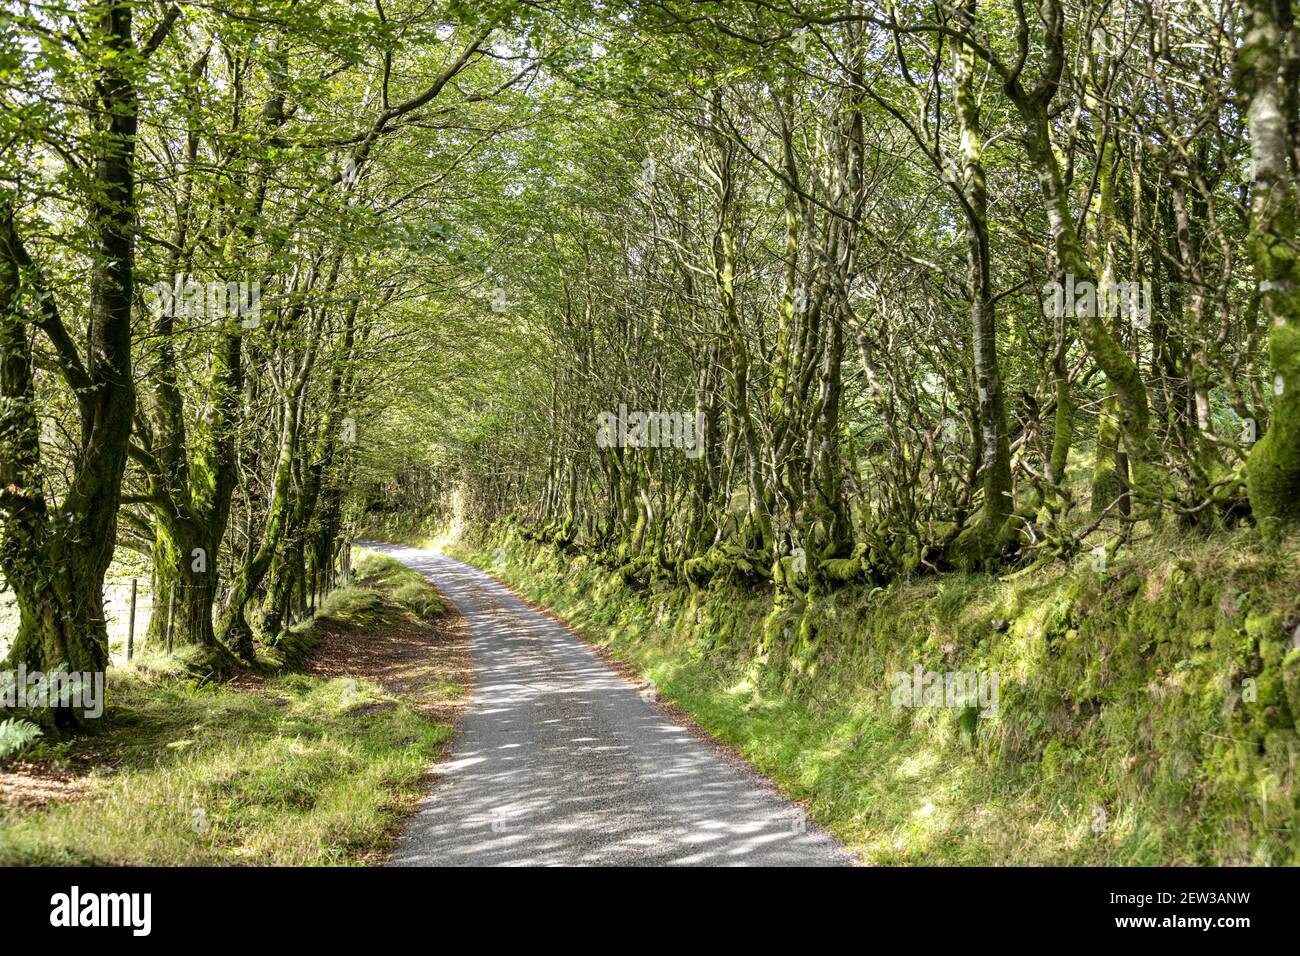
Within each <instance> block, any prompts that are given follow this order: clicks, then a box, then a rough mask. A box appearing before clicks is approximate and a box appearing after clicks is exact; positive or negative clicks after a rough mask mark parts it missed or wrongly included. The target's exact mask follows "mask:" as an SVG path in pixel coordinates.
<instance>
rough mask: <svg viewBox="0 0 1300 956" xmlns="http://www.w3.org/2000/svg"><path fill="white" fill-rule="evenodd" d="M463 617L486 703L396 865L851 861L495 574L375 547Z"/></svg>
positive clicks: (473, 709)
mask: <svg viewBox="0 0 1300 956" xmlns="http://www.w3.org/2000/svg"><path fill="white" fill-rule="evenodd" d="M359 543H361V544H363V546H364V547H367V548H370V549H372V550H375V551H379V552H381V553H383V554H387V555H390V556H392V557H394V558H396V559H397V560H399V561H401V562H402V563H403V564H405V565H407V566H409V567H412V568H415V569H416V570H417V571H419V572H420V573H421V574H423V575H424V576H425V577H426V578H428V579H429V580H430V581H432V582H433V583H434V584H435V585H436V586H437V587H438V589H439V590H440V591H442V593H443V594H445V595H446V596H447V597H448V598H450V599H451V600H452V602H454V603H455V605H456V606H457V607H458V608H459V609H460V611H461V613H462V614H464V615H465V618H466V621H467V624H468V626H469V632H470V649H471V652H472V654H473V658H474V667H475V673H476V677H475V688H474V693H473V695H472V697H471V698H470V701H469V704H468V706H467V707H466V710H465V713H464V716H463V718H462V722H461V727H460V733H459V735H458V736H457V739H456V742H455V744H454V746H453V750H452V755H451V757H450V759H449V760H448V761H446V762H444V763H443V764H441V765H439V767H438V768H437V770H438V773H439V774H440V779H439V781H438V782H437V784H436V785H435V786H434V789H433V792H432V794H431V795H430V796H429V797H427V798H426V799H425V800H424V802H423V803H422V804H421V805H420V809H419V811H418V812H417V813H416V815H415V817H414V818H413V819H412V821H411V825H410V828H409V829H408V830H407V832H406V834H405V835H404V836H403V837H402V839H401V841H400V842H399V844H398V847H397V851H396V853H395V854H394V855H393V859H392V863H393V865H396V866H497V865H513V866H539V865H543V866H578V865H621V866H627V865H652V866H653V865H666V864H687V865H738V866H759V865H767V866H771V865H778V866H779V865H793V866H832V865H842V864H847V863H849V862H851V860H850V857H849V855H848V854H847V853H846V852H845V851H844V850H843V849H842V848H841V847H840V846H839V845H838V844H837V843H836V842H835V841H834V840H833V839H832V838H831V837H829V836H828V835H827V834H826V833H824V832H823V831H821V830H819V829H818V828H817V827H814V826H813V825H812V824H805V822H804V820H803V814H802V812H801V811H800V810H799V809H798V808H797V807H795V806H794V805H793V804H791V803H790V802H789V801H788V800H786V799H784V798H783V797H781V796H780V795H779V794H778V793H777V792H776V791H775V790H773V789H772V787H771V786H770V785H768V784H767V783H766V782H765V781H764V780H763V779H762V778H760V777H759V776H758V775H757V774H755V773H754V772H753V771H752V770H750V769H748V768H747V767H744V766H742V765H739V764H738V762H737V761H734V760H732V759H730V758H728V757H726V756H724V755H723V754H721V753H720V752H719V751H718V750H717V749H715V748H714V747H711V746H710V745H709V744H707V743H705V742H702V741H700V740H698V739H696V738H695V737H693V736H691V734H689V733H688V732H687V731H685V730H683V729H682V728H681V727H679V726H677V725H676V724H674V723H673V722H672V721H670V720H668V719H667V718H666V717H664V716H663V714H662V713H660V712H659V710H658V708H657V707H655V705H654V704H653V703H651V702H650V701H648V700H645V699H643V697H642V696H641V695H640V694H639V693H638V692H637V690H636V689H635V688H634V687H632V686H631V685H630V684H628V683H627V682H626V681H624V680H623V679H622V678H620V677H619V676H618V674H616V673H615V672H614V671H613V670H611V669H610V667H609V666H608V665H606V664H605V663H604V662H603V661H602V660H601V659H600V658H599V657H598V656H597V655H596V654H595V653H594V652H593V651H592V650H591V648H590V647H588V646H587V645H586V644H585V643H584V642H583V641H582V640H580V639H579V638H578V637H576V636H574V635H573V634H572V633H570V632H569V631H568V630H567V629H566V628H564V627H562V626H561V625H559V624H557V623H555V622H554V621H552V620H550V619H549V618H547V617H544V616H543V615H540V614H538V613H536V612H534V611H532V610H530V609H529V608H528V607H527V606H526V605H524V604H523V602H521V601H520V600H519V599H518V598H516V597H514V596H513V595H512V594H511V593H510V592H509V591H507V590H506V589H505V588H504V587H502V586H501V585H500V584H498V583H497V582H496V581H495V580H493V579H492V578H491V577H490V576H489V575H487V574H485V573H484V572H482V571H479V570H477V569H475V568H473V567H470V566H469V565H467V564H464V563H462V562H460V561H456V560H454V559H452V558H448V557H445V556H443V555H439V554H436V553H435V552H432V551H422V550H418V549H415V548H406V547H399V546H396V545H388V544H375V543H364V542H359Z"/></svg>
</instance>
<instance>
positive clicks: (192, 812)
mask: <svg viewBox="0 0 1300 956" xmlns="http://www.w3.org/2000/svg"><path fill="white" fill-rule="evenodd" d="M356 570H357V579H356V583H355V584H354V585H351V586H348V587H344V588H341V589H339V590H337V591H335V592H333V593H332V594H330V595H329V596H328V598H327V599H326V600H325V601H324V603H323V606H322V608H321V609H320V611H319V612H318V613H317V615H316V616H315V618H313V619H312V620H311V621H309V622H306V623H304V624H303V625H301V626H300V627H298V628H296V629H295V631H294V632H293V633H292V634H291V635H290V637H289V638H288V639H287V640H286V641H283V642H281V646H280V647H279V648H278V649H276V650H275V651H272V652H270V654H268V656H267V658H266V659H265V660H264V661H263V662H261V663H262V665H263V668H262V669H263V670H264V671H266V672H268V673H269V674H271V675H272V676H267V674H266V673H264V674H246V675H243V676H241V677H239V678H237V679H235V680H232V681H230V682H226V683H202V682H197V681H195V680H193V679H191V678H190V677H188V676H187V675H186V672H185V670H184V668H183V666H182V665H181V664H180V663H179V662H176V661H173V660H166V659H162V658H158V657H150V656H147V657H144V658H143V659H141V660H139V661H137V662H136V663H135V664H134V665H131V666H127V667H120V668H114V669H113V670H112V671H111V672H110V677H109V683H108V689H107V694H106V697H107V701H108V704H107V708H106V710H105V714H104V718H103V720H102V724H101V726H100V727H99V728H98V729H97V730H96V731H95V732H93V733H91V734H88V735H86V736H83V737H77V738H74V739H71V740H68V741H64V742H59V743H48V742H38V743H37V744H36V745H35V746H33V747H31V748H29V749H28V751H27V752H25V753H24V754H23V755H22V756H21V758H20V759H17V760H11V761H10V765H9V766H8V767H4V766H0V801H2V802H0V863H2V864H11V865H14V864H16V865H43V864H62V865H69V864H71V865H78V864H86V865H124V864H139V865H213V864H250V865H254V864H256V865H264V864H265V865H316V864H343V865H347V864H370V863H376V862H380V861H382V860H383V859H384V858H385V857H386V855H387V853H388V852H389V851H390V850H391V848H392V846H393V844H394V842H395V839H396V836H397V834H398V832H399V831H400V827H401V824H402V821H403V820H404V818H405V817H406V816H407V815H409V813H410V812H411V811H412V810H413V808H414V806H415V804H416V803H417V802H418V800H419V799H420V797H421V796H422V795H423V793H424V791H425V789H426V787H425V785H426V783H427V773H428V770H429V768H430V766H431V765H432V764H433V763H434V762H435V761H436V760H437V759H438V757H439V756H440V755H441V754H443V753H444V752H445V750H446V748H447V746H448V744H449V742H450V740H451V738H452V736H453V732H454V730H453V722H454V715H455V712H456V710H457V709H458V707H459V705H460V703H461V702H462V701H463V700H464V698H465V696H466V694H467V683H468V671H467V670H466V668H465V667H463V666H461V665H462V664H463V663H464V661H463V659H461V658H458V657H457V655H456V654H455V653H451V654H442V653H440V652H436V649H438V648H439V647H443V646H444V645H452V644H455V643H456V642H458V641H459V642H460V643H461V644H463V636H461V635H459V634H458V633H456V632H457V628H456V625H455V624H454V623H452V622H449V620H448V619H447V618H445V617H443V616H442V615H443V613H444V608H443V606H442V604H441V602H440V601H439V600H438V597H437V594H436V592H435V591H434V590H433V589H432V588H431V587H430V586H429V585H428V584H427V583H425V582H424V580H423V578H422V577H420V575H419V574H417V573H416V572H414V571H410V570H409V569H407V568H405V567H403V566H402V565H400V564H398V563H397V562H395V561H392V560H391V559H389V558H385V557H382V556H379V555H373V554H368V555H364V556H363V557H362V558H361V559H360V560H359V561H358V562H357V567H356ZM394 647H398V648H399V649H400V648H408V649H409V651H410V653H404V652H401V651H400V650H399V652H394V651H393V648H394ZM431 649H434V650H435V652H430V651H431ZM444 649H445V647H444ZM452 650H455V649H454V648H452ZM309 655H310V657H309ZM430 661H434V662H435V664H436V663H437V662H455V666H451V665H450V664H449V665H448V666H444V667H441V668H440V667H438V666H431V665H430V663H429V662H430ZM299 668H302V672H286V671H296V670H298V669H299Z"/></svg>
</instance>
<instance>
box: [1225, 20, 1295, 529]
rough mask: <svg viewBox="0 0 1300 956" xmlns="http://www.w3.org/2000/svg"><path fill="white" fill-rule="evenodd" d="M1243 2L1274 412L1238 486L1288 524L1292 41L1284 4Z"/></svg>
mask: <svg viewBox="0 0 1300 956" xmlns="http://www.w3.org/2000/svg"><path fill="white" fill-rule="evenodd" d="M1244 8H1245V13H1246V21H1245V36H1244V38H1243V40H1242V43H1241V46H1240V47H1239V48H1238V51H1237V88H1238V90H1239V91H1240V93H1241V96H1242V99H1243V100H1244V107H1245V112H1246V117H1247V120H1248V122H1249V124H1250V144H1251V158H1252V161H1253V166H1254V177H1253V182H1252V184H1251V185H1252V190H1251V193H1252V194H1251V217H1250V218H1251V221H1250V247H1251V255H1252V259H1253V261H1254V265H1255V278H1256V281H1257V282H1258V283H1259V291H1260V298H1261V303H1262V307H1263V312H1264V314H1265V315H1266V316H1267V319H1268V326H1269V328H1268V352H1269V361H1270V363H1271V366H1272V372H1273V411H1272V415H1271V416H1270V420H1269V426H1268V431H1267V432H1266V433H1265V434H1264V436H1263V438H1262V439H1261V440H1260V441H1259V442H1258V443H1257V444H1256V445H1255V447H1254V448H1253V449H1252V450H1251V453H1250V458H1249V459H1248V461H1247V488H1248V491H1249V494H1250V504H1251V509H1252V510H1253V511H1254V513H1255V515H1256V516H1257V517H1259V518H1275V519H1280V520H1282V521H1286V522H1294V521H1297V520H1300V247H1298V246H1297V239H1296V202H1297V200H1296V188H1297V187H1296V177H1297V174H1298V173H1300V171H1298V170H1297V169H1296V165H1297V163H1300V156H1298V155H1297V153H1298V152H1300V148H1298V147H1297V137H1298V131H1297V127H1300V119H1298V118H1297V110H1298V104H1297V100H1298V98H1300V94H1297V90H1296V87H1297V81H1298V80H1300V42H1298V41H1297V37H1296V30H1297V28H1296V23H1295V17H1294V13H1293V11H1292V9H1291V7H1290V6H1289V5H1288V4H1287V3H1286V2H1285V0H1246V2H1245V4H1244Z"/></svg>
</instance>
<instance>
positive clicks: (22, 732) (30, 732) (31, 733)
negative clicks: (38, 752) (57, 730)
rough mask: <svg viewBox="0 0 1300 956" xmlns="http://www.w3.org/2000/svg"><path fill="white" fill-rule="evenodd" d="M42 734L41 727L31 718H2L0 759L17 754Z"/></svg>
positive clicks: (0, 721)
mask: <svg viewBox="0 0 1300 956" xmlns="http://www.w3.org/2000/svg"><path fill="white" fill-rule="evenodd" d="M40 735H41V728H39V727H37V726H36V725H35V724H34V723H32V722H31V721H30V720H23V719H22V718H20V717H11V718H10V719H9V720H0V760H3V759H5V758H6V757H8V756H10V755H11V754H16V753H17V752H18V751H20V750H22V749H23V748H24V747H26V746H27V745H28V744H29V743H31V742H32V741H33V740H35V739H36V738H37V737H39V736H40Z"/></svg>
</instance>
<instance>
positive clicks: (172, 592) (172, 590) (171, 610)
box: [167, 584, 176, 654]
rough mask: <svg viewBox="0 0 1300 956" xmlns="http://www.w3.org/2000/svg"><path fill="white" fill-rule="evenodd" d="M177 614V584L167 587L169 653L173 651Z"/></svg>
mask: <svg viewBox="0 0 1300 956" xmlns="http://www.w3.org/2000/svg"><path fill="white" fill-rule="evenodd" d="M175 614H176V585H174V584H173V585H171V586H169V587H168V588H167V653H168V654H170V653H171V652H172V618H173V617H174V616H175Z"/></svg>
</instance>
